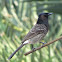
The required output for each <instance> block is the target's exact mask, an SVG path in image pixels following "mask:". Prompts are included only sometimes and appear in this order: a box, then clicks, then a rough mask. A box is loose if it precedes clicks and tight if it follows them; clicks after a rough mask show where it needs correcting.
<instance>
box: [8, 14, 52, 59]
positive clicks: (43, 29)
mask: <svg viewBox="0 0 62 62" xmlns="http://www.w3.org/2000/svg"><path fill="white" fill-rule="evenodd" d="M51 14H52V13H41V14H39V16H38V20H37V23H36V24H35V25H34V26H33V27H32V29H31V30H30V31H29V32H28V34H27V35H26V36H25V37H24V39H23V40H22V44H21V45H20V46H19V47H18V48H17V49H16V50H15V51H14V52H13V53H12V55H11V56H10V57H9V58H8V59H11V58H12V57H13V56H14V54H15V53H16V52H17V51H18V50H19V49H20V48H22V47H23V46H24V45H26V44H35V43H37V42H40V41H41V40H42V39H43V38H44V36H45V35H46V34H47V32H48V27H49V24H48V16H49V15H51Z"/></svg>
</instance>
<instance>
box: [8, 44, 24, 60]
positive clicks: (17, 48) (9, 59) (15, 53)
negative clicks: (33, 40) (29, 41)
mask: <svg viewBox="0 0 62 62" xmlns="http://www.w3.org/2000/svg"><path fill="white" fill-rule="evenodd" d="M24 45H25V44H22V45H20V46H19V47H18V48H17V49H16V50H15V51H14V52H13V53H12V54H11V55H10V56H9V57H8V59H9V60H10V59H11V58H12V57H13V56H14V55H15V54H16V52H17V51H18V50H19V49H20V48H22V47H23V46H24Z"/></svg>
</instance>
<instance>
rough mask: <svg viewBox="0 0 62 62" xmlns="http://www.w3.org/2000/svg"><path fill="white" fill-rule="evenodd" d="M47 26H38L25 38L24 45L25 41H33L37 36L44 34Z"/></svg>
mask: <svg viewBox="0 0 62 62" xmlns="http://www.w3.org/2000/svg"><path fill="white" fill-rule="evenodd" d="M45 28H46V26H45V25H43V24H36V25H35V26H34V27H33V28H32V29H31V30H30V31H29V32H28V34H27V35H26V36H25V37H24V39H23V40H22V43H24V41H26V40H28V39H31V38H33V37H35V36H37V35H38V34H40V33H43V32H44V30H45Z"/></svg>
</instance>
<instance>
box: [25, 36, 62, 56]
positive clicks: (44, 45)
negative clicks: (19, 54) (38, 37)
mask: <svg viewBox="0 0 62 62" xmlns="http://www.w3.org/2000/svg"><path fill="white" fill-rule="evenodd" d="M61 39H62V36H61V37H59V38H57V39H55V40H52V41H50V42H48V43H46V44H44V45H43V46H40V47H38V48H35V49H34V50H31V51H29V52H27V53H25V54H24V55H25V56H26V55H28V54H30V53H33V52H35V51H37V50H39V49H41V48H43V47H45V46H48V45H50V44H52V43H54V42H56V41H58V40H61Z"/></svg>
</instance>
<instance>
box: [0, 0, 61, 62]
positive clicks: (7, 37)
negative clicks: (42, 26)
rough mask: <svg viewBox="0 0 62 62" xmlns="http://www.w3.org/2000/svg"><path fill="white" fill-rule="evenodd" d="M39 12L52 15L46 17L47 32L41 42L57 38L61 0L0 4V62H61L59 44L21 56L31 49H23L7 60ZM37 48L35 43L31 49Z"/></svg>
mask: <svg viewBox="0 0 62 62" xmlns="http://www.w3.org/2000/svg"><path fill="white" fill-rule="evenodd" d="M42 12H52V13H53V15H51V16H50V17H49V25H50V27H49V32H48V34H47V35H46V37H45V38H44V39H43V40H42V42H48V41H50V40H53V39H55V38H58V37H60V36H61V35H62V0H55V1H54V0H52V1H51V0H0V62H62V45H61V44H62V40H60V41H59V42H55V43H53V44H52V45H49V46H48V47H45V48H43V49H41V50H38V51H36V52H34V53H32V54H29V55H28V56H24V55H23V54H24V53H26V52H28V51H30V50H31V45H26V46H24V47H23V48H22V49H20V50H19V51H18V52H17V53H16V55H14V57H13V58H12V59H11V60H10V61H8V60H7V58H8V57H9V56H10V55H11V54H12V53H13V52H14V51H15V50H16V49H17V47H18V46H20V44H21V41H22V39H23V37H24V36H25V35H26V34H27V33H28V32H29V30H30V29H31V28H32V26H33V25H34V24H35V23H36V21H37V18H38V14H39V13H42ZM40 45H42V44H39V43H38V44H35V45H34V46H35V47H38V46H40Z"/></svg>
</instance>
